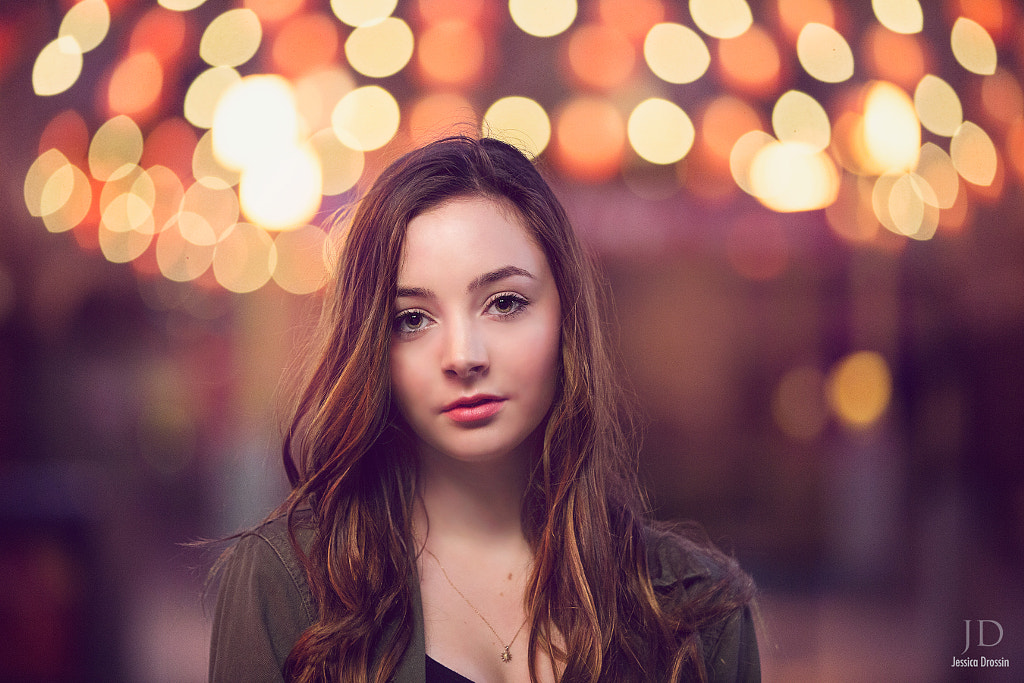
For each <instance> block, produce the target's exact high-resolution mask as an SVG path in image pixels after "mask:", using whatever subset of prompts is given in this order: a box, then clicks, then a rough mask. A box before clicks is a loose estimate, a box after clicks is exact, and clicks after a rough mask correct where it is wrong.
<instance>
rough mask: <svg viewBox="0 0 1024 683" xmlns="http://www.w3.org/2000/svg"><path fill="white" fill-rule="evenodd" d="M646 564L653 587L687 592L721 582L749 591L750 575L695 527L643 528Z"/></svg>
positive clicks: (656, 526)
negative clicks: (677, 588)
mask: <svg viewBox="0 0 1024 683" xmlns="http://www.w3.org/2000/svg"><path fill="white" fill-rule="evenodd" d="M645 537H646V542H647V566H648V570H649V573H650V578H651V584H652V585H654V586H655V587H656V588H659V587H661V588H669V587H673V586H679V587H682V588H685V589H686V590H687V592H693V591H699V590H701V589H702V588H710V587H712V586H716V585H719V584H721V583H723V582H725V583H726V584H736V585H734V586H732V587H733V588H734V589H737V590H740V591H741V592H745V591H746V590H747V589H750V590H752V588H753V585H752V581H751V579H750V577H749V576H748V575H747V574H746V573H745V572H743V570H742V569H741V568H740V566H739V563H738V562H737V561H736V559H735V558H733V557H731V556H730V555H727V554H725V553H724V552H722V551H721V550H719V549H718V548H716V547H715V546H714V545H713V544H712V543H711V542H710V541H708V540H707V539H706V538H703V537H702V536H701V535H700V534H699V533H698V532H697V531H696V530H694V529H691V528H685V527H669V526H665V525H650V526H648V527H647V528H646V529H645Z"/></svg>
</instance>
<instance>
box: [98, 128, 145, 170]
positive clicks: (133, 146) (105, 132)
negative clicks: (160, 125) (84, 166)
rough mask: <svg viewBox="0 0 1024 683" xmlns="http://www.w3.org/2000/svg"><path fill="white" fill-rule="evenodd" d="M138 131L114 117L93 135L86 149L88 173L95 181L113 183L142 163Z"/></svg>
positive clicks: (141, 140) (139, 131)
mask: <svg viewBox="0 0 1024 683" xmlns="http://www.w3.org/2000/svg"><path fill="white" fill-rule="evenodd" d="M142 145H143V139H142V131H141V130H139V127H138V125H136V123H135V121H133V120H132V119H131V118H129V117H127V116H115V117H114V118H112V119H110V120H109V121H107V122H106V123H104V124H103V125H102V126H100V128H99V130H97V131H96V134H95V135H94V136H93V138H92V143H91V144H90V145H89V172H90V173H92V177H93V178H95V179H96V180H104V181H105V180H114V179H116V178H117V177H118V176H119V175H121V174H124V173H126V172H127V169H130V168H133V167H135V165H137V164H138V163H139V161H140V160H141V159H142Z"/></svg>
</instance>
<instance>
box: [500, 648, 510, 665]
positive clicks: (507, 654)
mask: <svg viewBox="0 0 1024 683" xmlns="http://www.w3.org/2000/svg"><path fill="white" fill-rule="evenodd" d="M510 647H512V646H511V645H506V646H505V649H504V650H502V651H501V661H503V662H505V663H506V664H508V663H509V662H511V661H512V653H511V652H509V651H508V649H509V648H510Z"/></svg>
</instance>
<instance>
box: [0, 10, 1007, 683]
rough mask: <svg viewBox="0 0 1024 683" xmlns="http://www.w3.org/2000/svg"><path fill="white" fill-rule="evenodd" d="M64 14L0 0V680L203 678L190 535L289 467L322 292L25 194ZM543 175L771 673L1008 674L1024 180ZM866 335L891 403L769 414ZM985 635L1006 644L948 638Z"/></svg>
mask: <svg viewBox="0 0 1024 683" xmlns="http://www.w3.org/2000/svg"><path fill="white" fill-rule="evenodd" d="M59 16H60V14H59V12H58V10H57V8H56V7H55V6H53V3H49V2H40V3H24V4H22V3H3V4H0V24H2V25H3V27H4V30H3V31H0V40H5V41H15V43H16V47H11V48H8V49H6V50H4V52H3V54H4V56H5V60H6V61H5V63H4V64H3V65H2V68H0V681H36V682H51V681H52V682H56V681H71V682H73V681H138V682H141V683H164V682H166V683H172V682H173V683H188V682H190V681H202V680H205V677H206V662H207V648H208V638H209V630H210V611H211V609H212V600H211V599H210V598H209V597H208V598H205V599H204V581H205V579H206V575H207V571H208V570H209V567H210V565H211V564H212V562H213V560H214V559H215V550H211V549H206V550H204V549H196V548H194V547H189V546H187V545H186V544H188V543H190V542H194V541H197V540H201V539H212V538H220V537H223V536H225V535H229V534H231V533H234V532H235V531H238V530H240V529H242V528H245V527H246V526H248V525H252V524H255V523H257V522H258V521H259V520H260V519H262V517H263V516H264V515H266V514H267V513H268V512H269V511H270V510H271V509H272V508H273V507H274V506H275V505H276V503H277V502H278V501H279V500H280V499H281V497H282V496H283V495H284V492H285V490H286V488H285V487H286V484H285V481H284V475H283V470H282V468H281V466H280V462H279V460H280V457H279V450H280V429H279V424H280V408H281V405H282V393H281V380H282V377H284V376H285V375H286V372H287V370H288V368H289V367H290V364H291V363H292V362H293V361H294V355H293V354H294V351H295V349H296V347H297V345H298V344H299V343H300V342H301V340H302V338H303V330H304V329H306V326H307V324H308V323H309V322H310V320H311V319H312V317H313V316H314V315H315V310H316V307H315V296H309V297H297V296H293V295H290V294H287V293H285V292H283V291H282V290H281V289H279V288H277V287H275V286H273V285H272V284H271V285H268V286H266V287H263V288H262V289H260V290H258V291H256V292H254V293H252V294H247V295H235V294H231V293H228V292H225V291H222V290H219V289H216V288H210V287H203V286H197V285H193V284H178V283H173V282H170V281H167V280H164V279H161V278H153V277H149V278H146V277H141V276H139V275H137V274H136V272H135V270H133V269H132V268H131V267H129V266H126V265H117V264H112V263H108V262H107V261H106V260H104V259H103V257H102V255H100V254H98V253H96V252H92V251H88V250H84V249H83V248H81V247H80V246H79V245H78V244H77V243H76V241H75V239H74V238H73V237H72V236H71V235H70V234H50V233H48V232H47V231H46V230H45V228H44V227H43V226H42V224H41V222H40V221H39V219H36V218H32V217H31V216H30V215H29V213H28V211H27V209H26V207H25V201H24V199H23V194H22V192H23V190H22V187H23V182H24V177H25V172H26V170H27V169H28V167H29V165H30V164H31V163H32V161H33V160H34V158H35V156H36V154H37V149H36V146H37V144H38V141H39V136H40V133H41V130H42V127H43V125H44V124H45V122H46V121H47V120H48V119H49V118H50V117H51V116H53V115H54V113H55V112H57V111H59V109H60V105H59V104H58V103H55V102H52V101H49V100H47V99H46V98H40V97H36V96H35V95H34V94H33V92H32V85H31V70H32V63H33V59H34V57H35V55H36V54H38V52H39V50H40V49H41V47H42V46H43V45H45V44H46V43H47V42H48V41H49V40H51V39H52V37H53V36H54V35H55V34H56V26H57V24H58V23H59ZM15 43H9V44H15ZM87 76H88V74H86V77H87ZM78 92H82V91H81V90H80V91H78ZM85 92H88V91H85ZM64 106H66V102H65V104H64ZM554 182H555V184H556V189H557V191H558V193H559V194H560V196H561V197H562V198H563V199H564V202H565V204H566V207H567V209H568V211H569V213H570V215H571V216H572V217H573V219H574V221H575V223H576V225H577V227H578V229H579V230H580V232H581V233H582V234H583V236H584V238H585V239H586V241H587V242H588V243H589V244H590V245H591V246H592V247H593V248H594V250H595V252H596V253H597V254H598V256H599V258H600V260H601V263H602V266H603V268H604V272H605V274H606V275H607V281H608V282H607V284H608V289H609V292H610V294H611V297H610V299H611V302H610V303H611V305H610V311H611V313H612V316H611V319H612V321H613V323H612V324H611V325H610V331H611V332H612V334H613V335H614V337H615V338H616V340H617V342H618V348H619V350H620V351H619V352H620V362H621V367H622V372H623V377H624V378H625V383H626V384H627V385H628V386H629V387H630V388H631V390H632V391H633V392H634V393H635V394H636V397H637V400H638V403H639V405H640V407H641V409H642V411H643V414H644V416H645V420H644V426H645V441H644V447H643V452H642V460H641V473H642V475H643V478H644V481H645V482H646V483H647V485H648V486H649V488H650V491H651V499H652V504H653V506H654V510H655V514H656V515H658V516H660V517H666V518H668V517H672V518H676V517H683V518H692V519H696V520H698V521H700V522H701V523H703V524H704V526H705V527H706V528H707V530H708V532H709V534H710V536H711V537H712V539H713V540H715V541H716V542H718V543H720V544H722V545H723V546H724V547H726V548H728V549H730V550H731V551H732V552H734V553H735V555H736V556H737V557H738V558H739V560H740V561H741V563H742V564H743V565H744V566H745V567H746V568H747V569H748V570H749V571H750V572H751V573H752V574H753V575H754V577H755V580H756V581H757V582H758V584H759V586H760V589H761V593H762V597H761V616H762V632H761V634H760V645H761V655H762V663H763V670H764V679H765V680H766V681H772V682H778V683H784V682H791V681H796V682H800V681H850V682H859V681H865V682H867V681H882V680H884V681H908V682H922V683H923V682H930V681H949V682H958V681H989V680H991V681H1011V680H1021V679H1022V677H1024V673H1022V672H1024V608H1022V605H1024V581H1022V580H1021V577H1022V576H1024V398H1022V390H1024V191H1022V188H1021V185H1020V184H1019V183H1017V184H1014V183H1010V182H1008V183H1007V184H1006V187H1005V190H1004V192H1003V195H1002V196H1001V198H1000V199H999V201H997V202H989V203H980V204H978V205H977V207H976V210H975V213H974V219H973V223H972V225H971V226H970V228H969V229H966V230H964V231H962V232H959V233H956V234H949V235H944V234H940V235H939V236H937V237H936V238H935V239H933V240H930V241H927V242H912V243H908V244H906V245H903V247H902V248H900V249H893V250H887V249H869V248H862V247H858V246H854V245H850V244H849V243H846V242H844V241H842V240H841V239H839V238H838V237H837V236H836V235H835V234H834V233H833V232H832V231H830V230H829V228H828V225H827V224H826V220H825V217H824V216H823V215H822V214H823V212H820V211H818V212H811V213H806V214H791V215H781V214H774V213H772V212H770V211H768V210H767V209H764V208H762V207H760V205H758V204H757V203H756V202H755V201H754V200H753V199H750V198H746V201H742V200H741V201H738V202H734V203H733V204H731V205H730V206H729V207H728V208H727V209H725V210H722V209H720V207H717V206H713V205H709V204H704V203H702V202H701V200H699V199H694V198H692V197H687V196H685V195H683V194H674V195H672V196H667V197H652V196H648V197H647V198H640V197H639V196H638V195H637V194H636V193H634V192H632V191H631V189H630V188H629V187H627V185H626V183H624V182H622V181H613V182H610V183H607V184H606V185H603V186H587V185H581V184H576V183H573V182H570V181H568V180H565V179H561V178H554ZM737 225H741V226H745V229H747V230H749V231H752V233H753V234H759V233H758V231H770V232H771V234H772V235H774V236H776V237H777V236H780V235H781V239H782V240H783V242H784V244H785V245H786V247H785V263H784V266H783V267H782V268H781V269H780V270H779V272H778V273H777V274H775V275H773V276H772V277H770V278H762V279H758V278H753V279H752V278H750V277H746V276H744V275H742V274H740V273H739V272H737V269H736V267H735V253H734V251H733V247H732V246H730V244H731V243H730V239H731V238H730V235H733V234H734V232H733V229H734V228H735V226H737ZM753 253H754V257H755V258H756V255H757V253H756V246H755V248H754V252H753ZM864 348H871V349H875V350H877V351H879V352H881V353H884V354H885V355H886V357H887V358H888V359H889V360H890V362H891V363H892V372H893V378H892V379H893V395H892V399H891V402H890V406H889V408H888V410H887V411H886V413H885V414H884V416H883V417H882V418H881V419H880V420H879V421H878V422H877V423H875V424H874V425H872V426H871V427H870V428H868V429H863V430H851V429H848V428H845V427H843V426H842V425H841V424H839V423H838V422H836V421H835V420H831V421H829V422H828V424H827V425H826V426H825V427H824V428H823V429H822V430H821V431H820V433H818V434H816V435H815V436H814V438H810V439H803V440H801V439H794V438H792V437H790V436H788V435H787V434H785V433H783V432H782V431H781V430H780V429H779V426H778V424H777V423H776V421H775V419H774V417H773V413H772V400H773V395H774V392H775V391H776V387H777V386H778V383H779V381H780V378H782V377H783V376H784V375H785V374H786V372H787V371H789V370H790V369H792V368H794V367H798V366H803V365H808V366H813V367H819V368H828V367H829V366H831V365H832V364H833V363H835V362H836V361H838V360H839V359H841V358H843V357H844V356H846V355H847V354H849V353H850V352H852V351H856V350H859V349H864ZM982 622H984V623H989V622H997V623H998V624H999V626H1000V628H1001V631H1000V633H1001V634H1002V637H1001V640H1000V641H999V642H998V644H995V645H991V642H992V641H994V640H995V639H996V638H995V635H996V634H995V631H994V630H993V629H994V628H995V627H994V626H991V624H990V623H989V630H988V631H982V632H981V633H979V624H980V623H982ZM982 628H984V627H982ZM979 638H980V639H981V640H982V641H985V642H984V644H983V645H982V646H979V645H978V640H979ZM965 645H966V646H968V647H967V648H966V649H967V650H968V655H961V653H962V652H964V650H965ZM989 645H991V646H989ZM989 653H991V654H989ZM981 655H984V656H987V657H988V656H991V657H999V658H1005V659H1007V660H1009V662H1010V667H1009V668H991V667H989V668H978V669H958V668H954V667H953V666H952V665H951V662H952V661H953V659H954V658H955V657H961V656H976V657H977V656H981Z"/></svg>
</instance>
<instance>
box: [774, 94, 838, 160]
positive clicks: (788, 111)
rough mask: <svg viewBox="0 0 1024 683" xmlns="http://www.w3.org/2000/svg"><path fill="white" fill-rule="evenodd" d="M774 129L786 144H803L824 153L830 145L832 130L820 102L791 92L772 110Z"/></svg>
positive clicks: (776, 135) (806, 95) (805, 95)
mask: <svg viewBox="0 0 1024 683" xmlns="http://www.w3.org/2000/svg"><path fill="white" fill-rule="evenodd" d="M772 128H773V129H774V130H775V137H777V138H778V139H779V140H780V141H782V142H799V143H803V144H805V145H807V146H809V147H810V148H811V149H813V150H815V151H820V150H823V149H825V148H826V147H828V146H829V143H830V142H831V139H832V127H831V124H830V123H829V120H828V114H826V113H825V110H824V109H823V108H822V106H821V105H820V104H819V103H818V101H817V100H816V99H814V98H813V97H811V96H810V95H808V94H807V93H804V92H800V91H799V90H790V91H789V92H786V93H784V94H783V95H782V97H780V98H779V99H778V101H777V102H776V103H775V106H774V107H773V108H772Z"/></svg>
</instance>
